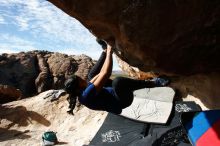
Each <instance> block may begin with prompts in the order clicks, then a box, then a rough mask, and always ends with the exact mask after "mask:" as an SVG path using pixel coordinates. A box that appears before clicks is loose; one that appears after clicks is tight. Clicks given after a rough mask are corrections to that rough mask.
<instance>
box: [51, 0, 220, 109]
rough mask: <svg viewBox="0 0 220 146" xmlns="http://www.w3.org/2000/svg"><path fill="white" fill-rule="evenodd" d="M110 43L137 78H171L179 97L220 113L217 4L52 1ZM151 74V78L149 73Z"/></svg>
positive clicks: (200, 0) (201, 0)
mask: <svg viewBox="0 0 220 146" xmlns="http://www.w3.org/2000/svg"><path fill="white" fill-rule="evenodd" d="M49 1H50V2H51V3H53V4H54V5H55V6H57V7H58V8H60V9H61V10H63V11H64V12H66V13H67V14H68V15H70V16H72V17H75V18H76V19H77V20H79V21H80V22H81V23H82V24H83V25H84V26H85V27H86V28H87V29H89V30H90V32H92V33H93V34H94V35H95V36H96V37H98V38H102V39H104V40H106V41H107V42H109V43H111V41H110V40H112V38H114V39H115V43H113V44H111V45H112V46H114V48H115V49H114V53H115V54H116V55H117V56H118V57H119V58H120V59H121V61H122V62H125V63H124V64H123V63H122V64H123V65H121V66H122V68H123V70H126V71H128V72H129V74H130V75H131V76H133V77H136V78H148V77H149V74H148V73H147V72H150V76H151V75H153V76H154V75H158V74H159V75H161V74H163V75H164V74H165V75H168V76H169V77H170V78H171V80H172V84H171V86H172V87H173V88H175V89H176V90H178V91H179V93H180V94H179V95H180V97H181V98H185V97H188V95H190V96H191V95H194V96H195V97H197V98H199V99H200V100H201V101H203V102H204V103H205V105H206V106H207V107H209V108H220V104H219V103H220V102H219V101H218V98H216V96H218V95H220V90H218V88H219V85H220V64H219V62H220V58H219V56H220V39H218V38H220V27H219V26H220V1H219V0H212V1H210V0H184V1H181V0H180V1H176V0H166V1H164V0H154V1H152V0H123V1H119V0H111V1H99V0H80V1H75V0H63V1H60V0H49ZM146 73H147V74H146Z"/></svg>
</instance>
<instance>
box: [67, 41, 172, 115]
mask: <svg viewBox="0 0 220 146" xmlns="http://www.w3.org/2000/svg"><path fill="white" fill-rule="evenodd" d="M97 42H98V43H99V44H100V45H101V46H102V48H103V52H102V54H101V56H100V58H99V60H98V61H97V63H96V64H95V65H94V66H93V68H92V69H91V70H90V72H89V74H88V80H87V81H86V80H84V79H82V78H80V77H79V76H77V75H73V76H72V77H71V78H69V79H68V80H67V81H66V82H65V90H66V92H67V93H68V94H69V103H70V106H69V108H70V110H69V111H68V112H69V113H73V109H74V108H75V105H76V98H77V97H78V100H79V102H80V103H81V104H83V105H85V106H86V107H88V108H90V109H93V110H104V111H107V112H111V113H114V114H120V113H121V111H122V109H123V108H126V107H128V106H129V105H130V104H131V103H132V101H133V91H134V90H137V89H140V88H152V87H156V86H165V85H167V84H168V83H169V80H167V79H163V78H153V79H152V80H136V79H131V78H125V77H116V78H115V79H114V80H113V81H112V80H111V79H110V76H111V72H112V65H113V62H112V53H113V50H112V47H111V46H110V45H109V44H107V43H106V42H105V41H103V40H100V39H97ZM110 42H111V41H110ZM112 43H114V42H112Z"/></svg>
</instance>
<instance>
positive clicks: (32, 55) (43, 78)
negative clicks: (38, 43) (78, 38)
mask: <svg viewBox="0 0 220 146" xmlns="http://www.w3.org/2000/svg"><path fill="white" fill-rule="evenodd" d="M93 65H94V63H93V60H92V59H91V58H90V57H88V56H86V55H80V56H74V55H73V56H68V55H65V54H60V53H52V52H46V51H33V52H27V53H24V52H21V53H17V54H16V53H15V54H3V55H0V84H3V85H9V86H12V87H14V88H15V89H19V90H20V91H21V92H22V95H23V96H24V97H28V96H31V95H34V94H36V93H40V92H43V91H46V90H49V89H60V88H63V86H64V81H65V80H66V79H67V78H68V77H69V76H70V75H72V74H74V73H76V74H78V75H79V76H80V77H82V78H84V79H86V77H87V74H88V71H89V70H90V68H91V67H92V66H93ZM9 94H10V93H9ZM15 98H16V97H15ZM1 103H2V102H1Z"/></svg>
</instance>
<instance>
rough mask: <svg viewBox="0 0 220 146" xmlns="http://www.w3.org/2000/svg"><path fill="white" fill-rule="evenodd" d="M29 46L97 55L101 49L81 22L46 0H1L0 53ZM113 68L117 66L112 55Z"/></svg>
mask: <svg viewBox="0 0 220 146" xmlns="http://www.w3.org/2000/svg"><path fill="white" fill-rule="evenodd" d="M30 50H47V51H51V52H60V53H65V54H69V55H70V54H74V55H79V54H86V55H88V56H90V57H92V58H93V59H98V57H99V54H100V53H101V50H102V49H101V47H100V46H99V45H98V44H97V43H96V41H95V37H94V36H93V35H92V34H91V33H90V32H89V31H88V30H87V29H86V28H85V27H84V26H83V25H82V24H80V23H79V22H78V21H77V20H76V19H74V18H72V17H70V16H68V15H67V14H65V13H64V12H62V11H61V10H60V9H58V8H56V7H55V6H54V5H52V4H51V3H49V2H47V1H46V0H0V53H14V52H15V53H16V52H20V51H30ZM113 70H119V67H118V65H117V62H116V61H115V59H114V67H113Z"/></svg>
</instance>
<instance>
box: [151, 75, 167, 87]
mask: <svg viewBox="0 0 220 146" xmlns="http://www.w3.org/2000/svg"><path fill="white" fill-rule="evenodd" d="M150 81H152V82H154V84H155V86H157V87H163V86H166V85H168V84H169V83H170V80H169V79H167V78H160V77H157V78H153V79H151V80H150Z"/></svg>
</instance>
